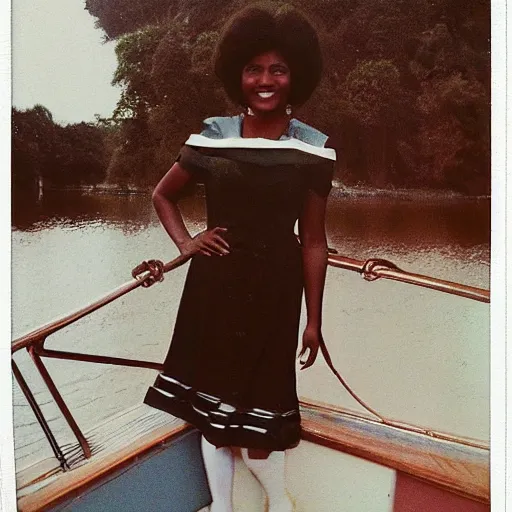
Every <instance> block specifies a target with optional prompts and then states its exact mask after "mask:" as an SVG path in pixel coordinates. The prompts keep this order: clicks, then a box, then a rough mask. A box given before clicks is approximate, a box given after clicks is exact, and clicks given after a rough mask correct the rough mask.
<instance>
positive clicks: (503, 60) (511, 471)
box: [490, 0, 512, 512]
mask: <svg viewBox="0 0 512 512" xmlns="http://www.w3.org/2000/svg"><path fill="white" fill-rule="evenodd" d="M510 21H511V17H510V15H509V12H508V9H507V0H491V35H492V37H491V47H492V51H491V73H492V90H491V99H492V101H491V103H492V108H491V138H492V143H491V144H492V146H491V147H492V160H491V163H492V178H491V179H492V181H491V204H492V215H491V340H490V352H491V359H490V361H491V372H490V373H491V510H493V511H496V512H501V511H506V510H509V508H510V507H507V504H508V502H509V501H510V499H509V492H508V488H507V487H508V485H507V481H510V478H511V475H512V462H511V460H510V456H507V455H510V454H512V450H511V449H510V448H511V446H510V441H509V439H508V437H507V430H508V428H507V427H508V421H507V420H508V418H509V414H508V411H507V396H508V391H510V389H511V388H510V386H511V385H512V384H511V381H510V379H509V378H508V372H507V369H508V368H510V365H511V363H512V359H511V358H512V352H511V351H510V350H508V347H507V334H508V333H509V332H510V327H509V326H507V309H508V308H507V295H508V294H507V291H509V292H512V287H511V284H510V280H509V279H507V277H508V271H509V270H510V265H509V262H508V258H507V256H508V255H509V254H510V252H511V251H512V237H508V236H507V229H506V228H507V224H508V227H509V228H510V222H509V219H510V214H511V211H510V205H509V204H507V202H508V201H507V198H510V197H511V194H512V180H511V179H510V176H507V174H508V172H507V164H508V160H509V159H508V158H507V157H508V156H510V144H509V143H508V140H507V128H508V122H507V121H508V117H509V116H508V112H509V108H510V107H511V106H512V102H511V101H510V96H509V95H508V92H509V87H508V81H507V75H508V73H507V54H510V51H508V50H510V49H511V45H510V42H509V38H508V37H507V26H508V25H509V24H510V23H509V22H510ZM507 178H509V179H507Z"/></svg>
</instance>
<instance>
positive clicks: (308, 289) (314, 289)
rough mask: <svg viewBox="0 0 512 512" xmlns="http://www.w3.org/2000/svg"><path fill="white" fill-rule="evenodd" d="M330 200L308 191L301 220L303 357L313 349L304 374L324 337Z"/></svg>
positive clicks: (305, 364)
mask: <svg viewBox="0 0 512 512" xmlns="http://www.w3.org/2000/svg"><path fill="white" fill-rule="evenodd" d="M326 204H327V197H323V196H320V195H318V194H317V193H315V192H313V191H311V190H310V191H308V196H307V198H306V201H305V205H304V208H303V211H302V214H301V217H300V219H299V237H300V241H301V244H302V255H303V266H304V293H305V298H306V310H307V325H306V329H305V330H304V335H303V337H302V351H301V353H300V355H301V356H303V355H304V354H305V352H306V351H307V350H308V349H309V354H308V358H307V360H306V362H305V363H302V361H301V364H303V366H302V368H301V369H302V370H304V369H305V368H308V367H309V366H311V365H312V364H313V363H314V362H315V359H316V356H317V354H318V349H319V347H320V340H321V337H322V333H321V329H322V299H323V294H324V285H325V275H326V271H327V239H326V236H325V209H326Z"/></svg>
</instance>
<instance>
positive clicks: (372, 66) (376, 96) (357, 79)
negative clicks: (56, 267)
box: [344, 60, 400, 126]
mask: <svg viewBox="0 0 512 512" xmlns="http://www.w3.org/2000/svg"><path fill="white" fill-rule="evenodd" d="M344 91H345V94H346V100H347V102H348V104H349V108H350V110H351V111H352V112H353V115H354V117H355V118H356V119H357V121H358V122H359V123H360V124H362V125H363V126H377V125H381V124H387V123H389V122H390V121H391V119H392V116H393V113H394V110H395V108H397V107H398V104H397V103H398V100H399V97H398V94H399V91H400V74H399V72H398V69H397V68H396V66H394V65H393V63H392V62H391V61H389V60H379V61H372V60H370V61H364V62H362V63H360V64H358V65H357V66H356V67H355V68H354V69H353V70H352V71H351V72H350V73H349V74H348V76H347V79H346V80H345V86H344Z"/></svg>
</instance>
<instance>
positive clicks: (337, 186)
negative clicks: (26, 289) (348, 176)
mask: <svg viewBox="0 0 512 512" xmlns="http://www.w3.org/2000/svg"><path fill="white" fill-rule="evenodd" d="M47 191H48V192H85V193H91V194H109V195H110V194H111V195H145V194H150V193H151V191H152V188H149V187H148V188H146V187H121V186H117V185H82V186H75V187H51V188H48V189H47ZM332 194H335V195H336V196H338V197H339V196H347V197H350V198H361V199H365V198H370V197H375V198H389V199H405V200H423V199H424V200H432V199H434V200H436V199H490V197H491V196H490V195H468V194H462V193H460V192H455V191H453V190H435V189H414V188H375V187H371V186H368V185H359V186H357V185H356V186H346V185H343V184H341V183H340V182H338V181H336V180H335V181H334V183H333V188H332Z"/></svg>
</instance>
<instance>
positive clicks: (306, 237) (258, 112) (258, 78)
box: [153, 52, 327, 459]
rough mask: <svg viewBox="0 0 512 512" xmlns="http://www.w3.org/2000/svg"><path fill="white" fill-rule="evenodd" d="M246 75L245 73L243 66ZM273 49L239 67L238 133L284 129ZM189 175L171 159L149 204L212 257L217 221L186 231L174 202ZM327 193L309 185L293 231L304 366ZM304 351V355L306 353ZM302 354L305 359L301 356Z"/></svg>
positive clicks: (318, 310) (178, 237)
mask: <svg viewBox="0 0 512 512" xmlns="http://www.w3.org/2000/svg"><path fill="white" fill-rule="evenodd" d="M247 70H250V73H248V74H249V75H250V76H249V78H247V76H246V74H247V73H246V71H247ZM285 70H288V67H287V66H286V63H285V62H284V61H283V59H282V57H281V56H280V54H278V53H277V52H268V53H265V54H262V55H260V56H257V57H255V58H254V59H252V60H251V62H250V63H249V64H248V65H247V66H246V67H245V68H244V71H243V73H242V90H243V91H244V94H245V97H246V101H247V104H248V106H250V107H251V109H252V110H253V112H254V114H255V115H254V116H245V117H244V120H243V129H242V134H243V136H244V137H246V138H248V137H264V138H267V139H275V140H277V139H279V137H280V136H281V134H282V133H283V132H284V131H285V130H286V128H287V126H288V123H289V120H290V119H289V116H288V115H287V114H286V112H285V109H286V97H287V95H288V92H289V81H290V76H289V71H285ZM258 91H269V92H275V94H274V95H273V96H272V97H271V98H268V99H267V98H260V97H259V96H258ZM191 179H192V177H191V174H190V173H189V172H187V171H186V170H185V169H183V168H182V167H181V166H180V164H179V163H175V164H174V165H173V166H172V167H171V169H170V170H169V171H168V172H167V174H166V175H165V176H164V177H163V178H162V180H161V181H160V183H158V185H157V186H156V188H155V190H154V192H153V204H154V206H155V209H156V211H157V214H158V217H159V219H160V221H161V223H162V225H163V226H164V228H165V230H166V231H167V233H168V234H169V236H170V237H171V238H172V240H173V241H174V243H175V244H176V245H177V247H178V248H179V250H180V252H181V254H183V255H186V256H190V257H191V256H193V255H194V254H197V253H201V254H204V255H206V256H211V257H218V256H223V255H225V254H229V249H230V248H229V245H228V243H227V242H226V241H225V240H224V238H223V236H222V234H223V233H224V232H226V229H225V228H223V227H222V226H218V227H215V228H214V229H210V230H205V231H203V232H201V233H199V234H198V235H196V236H195V237H191V236H190V233H189V232H188V230H187V228H186V227H185V224H184V222H183V217H182V215H181V213H180V210H179V208H178V198H179V196H180V192H181V191H182V190H183V189H184V187H185V186H186V185H187V184H188V183H189V181H190V180H191ZM326 203H327V199H326V198H324V197H321V196H320V195H318V194H316V193H315V192H313V191H309V192H308V195H307V197H306V201H305V203H304V208H303V210H302V213H301V216H300V219H299V237H300V240H301V245H302V252H303V262H304V263H303V265H304V293H305V299H306V309H307V325H306V328H305V330H304V333H303V336H302V350H301V352H300V355H299V358H301V359H300V364H301V370H305V369H306V368H309V367H310V366H311V365H312V364H313V363H314V362H315V360H316V357H317V355H318V350H319V347H320V340H321V339H322V333H321V328H322V297H323V292H324V285H325V275H326V269H327V241H326V235H325V209H326ZM306 355H307V357H306ZM303 357H306V360H305V361H304V360H303ZM269 453H270V452H268V451H266V450H254V449H250V450H249V457H251V458H260V459H261V458H263V459H264V458H267V457H268V455H269Z"/></svg>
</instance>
